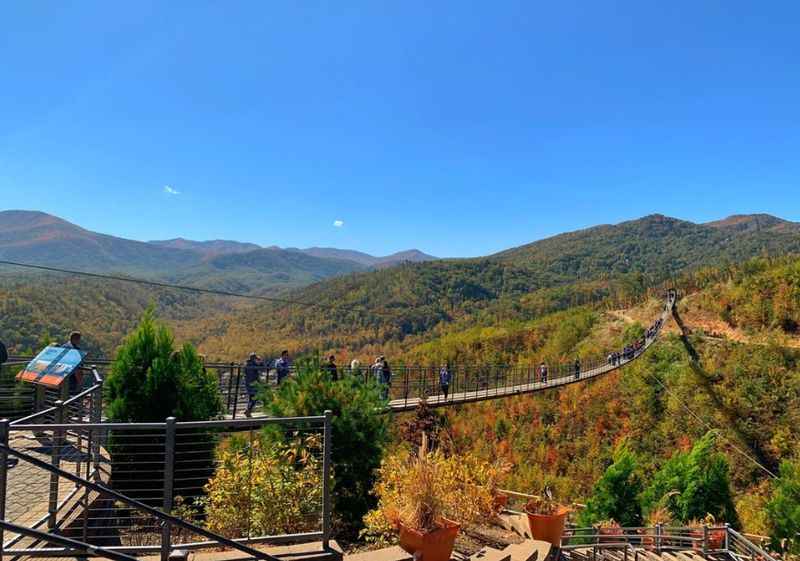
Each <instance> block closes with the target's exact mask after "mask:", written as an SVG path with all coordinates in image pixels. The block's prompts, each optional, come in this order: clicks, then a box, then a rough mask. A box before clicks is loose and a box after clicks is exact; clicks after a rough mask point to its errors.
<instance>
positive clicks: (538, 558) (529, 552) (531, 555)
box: [503, 540, 551, 561]
mask: <svg viewBox="0 0 800 561" xmlns="http://www.w3.org/2000/svg"><path fill="white" fill-rule="evenodd" d="M550 548H551V546H550V544H549V543H547V542H543V541H539V540H525V541H524V542H522V543H515V544H513V545H509V546H508V547H506V548H505V549H504V550H503V551H505V552H507V553H510V554H511V561H545V559H547V556H548V555H549V554H550Z"/></svg>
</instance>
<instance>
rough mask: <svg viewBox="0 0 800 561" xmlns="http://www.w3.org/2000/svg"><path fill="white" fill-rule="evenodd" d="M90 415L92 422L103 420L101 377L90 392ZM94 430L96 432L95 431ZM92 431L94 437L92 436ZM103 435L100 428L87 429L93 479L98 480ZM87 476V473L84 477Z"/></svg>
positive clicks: (97, 422) (96, 422) (98, 422)
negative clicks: (91, 392) (92, 392)
mask: <svg viewBox="0 0 800 561" xmlns="http://www.w3.org/2000/svg"><path fill="white" fill-rule="evenodd" d="M91 415H92V417H91V420H90V422H91V423H92V424H100V423H101V422H102V421H103V379H102V378H100V379H99V380H98V381H97V389H96V390H95V391H94V394H92V414H91ZM95 431H96V432H95ZM92 433H94V437H92ZM104 436H105V435H104V434H103V432H102V431H101V430H98V429H95V428H91V429H89V440H90V443H91V444H90V448H91V452H90V454H91V456H92V459H91V461H92V464H93V465H92V470H93V471H94V477H95V481H99V480H100V441H101V440H102V439H103V437H104ZM86 478H87V479H88V478H89V477H88V475H87V477H86Z"/></svg>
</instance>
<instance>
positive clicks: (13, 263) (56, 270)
mask: <svg viewBox="0 0 800 561" xmlns="http://www.w3.org/2000/svg"><path fill="white" fill-rule="evenodd" d="M0 265H11V266H13V267H22V268H26V269H37V270H41V271H49V272H54V273H64V274H67V275H75V276H83V277H91V278H97V279H105V280H115V281H122V282H130V283H134V284H142V285H146V286H152V287H157V288H172V289H175V290H186V291H189V292H195V293H199V294H211V295H214V296H229V297H234V298H244V299H248V300H261V301H265V302H273V303H278V304H289V305H292V304H294V305H298V306H305V307H309V308H311V307H315V308H327V309H330V310H341V309H342V308H344V309H349V310H352V311H359V312H360V311H364V310H360V309H358V308H354V307H351V306H328V305H326V304H320V303H319V302H303V301H301V300H291V299H288V298H278V297H274V296H259V295H257V294H244V293H241V292H231V291H228V290H218V289H213V288H200V287H196V286H188V285H185V284H174V283H168V282H161V281H153V280H147V279H141V278H136V277H123V276H119V275H109V274H103V273H90V272H88V271H75V270H72V269H62V268H60V267H50V266H46V265H33V264H31V263H20V262H17V261H6V260H0ZM368 313H375V312H368Z"/></svg>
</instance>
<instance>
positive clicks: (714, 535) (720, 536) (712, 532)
mask: <svg viewBox="0 0 800 561" xmlns="http://www.w3.org/2000/svg"><path fill="white" fill-rule="evenodd" d="M691 536H692V538H694V539H693V540H692V549H694V550H697V551H700V550H702V549H703V530H692V533H691ZM724 544H725V530H724V529H723V528H713V529H712V528H709V530H708V544H707V545H708V549H722V547H723V546H724Z"/></svg>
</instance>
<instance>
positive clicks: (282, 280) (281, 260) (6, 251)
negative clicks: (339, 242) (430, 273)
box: [0, 210, 435, 293]
mask: <svg viewBox="0 0 800 561" xmlns="http://www.w3.org/2000/svg"><path fill="white" fill-rule="evenodd" d="M0 259H6V260H9V261H19V262H25V263H31V264H36V265H47V266H52V267H64V268H71V269H79V270H84V271H90V272H97V273H112V272H113V273H122V274H128V275H138V276H145V277H147V278H157V279H161V280H169V281H180V282H186V283H190V284H192V285H194V286H200V287H207V288H221V289H228V290H234V289H235V290H239V291H245V292H254V293H260V292H265V291H270V292H271V291H275V290H280V289H285V288H292V287H297V286H303V285H306V284H309V283H312V282H316V281H319V280H322V279H325V278H328V277H331V276H338V275H343V274H347V273H352V272H359V271H367V270H369V269H371V268H383V267H391V266H394V265H397V264H400V263H403V262H406V261H414V262H419V261H425V260H432V259H435V257H432V256H430V255H426V254H424V253H422V252H420V251H418V250H408V251H403V252H399V253H396V254H393V255H389V256H384V257H376V256H372V255H369V254H366V253H362V252H358V251H353V250H346V249H336V248H309V249H295V248H288V249H282V248H279V247H269V248H263V247H260V246H258V245H256V244H253V243H244V242H238V241H229V240H210V241H194V240H187V239H184V238H176V239H171V240H161V241H151V242H140V241H135V240H128V239H125V238H119V237H115V236H110V235H106V234H100V233H97V232H92V231H89V230H86V229H84V228H81V227H80V226H77V225H75V224H72V223H70V222H67V221H66V220H63V219H61V218H58V217H56V216H52V215H49V214H46V213H43V212H36V211H23V210H8V211H2V212H0Z"/></svg>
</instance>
